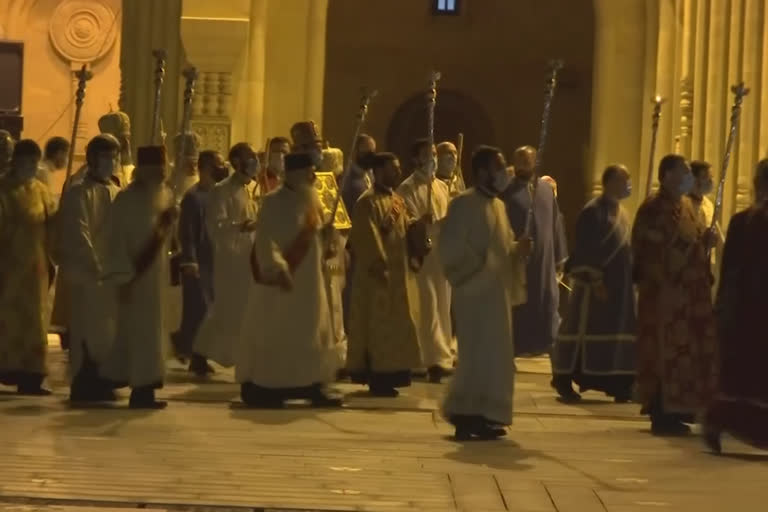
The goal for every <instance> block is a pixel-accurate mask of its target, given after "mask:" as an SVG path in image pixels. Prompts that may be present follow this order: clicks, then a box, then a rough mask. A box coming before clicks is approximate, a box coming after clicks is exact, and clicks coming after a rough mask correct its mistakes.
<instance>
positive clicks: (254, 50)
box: [245, 0, 267, 147]
mask: <svg viewBox="0 0 768 512" xmlns="http://www.w3.org/2000/svg"><path fill="white" fill-rule="evenodd" d="M266 59H267V0H251V13H250V26H249V27H248V85H247V88H248V118H247V124H246V132H245V135H246V139H247V140H249V141H250V142H251V143H252V144H254V145H256V146H257V147H260V145H261V143H262V141H263V140H264V137H265V135H264V89H265V75H266V69H267V67H266Z"/></svg>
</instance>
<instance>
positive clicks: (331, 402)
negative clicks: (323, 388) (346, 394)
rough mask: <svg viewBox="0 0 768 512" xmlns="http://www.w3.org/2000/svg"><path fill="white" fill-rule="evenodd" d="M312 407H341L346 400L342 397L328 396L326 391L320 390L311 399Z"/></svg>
mask: <svg viewBox="0 0 768 512" xmlns="http://www.w3.org/2000/svg"><path fill="white" fill-rule="evenodd" d="M311 402H312V407H329V408H330V407H334V408H335V407H341V406H342V405H343V404H344V400H342V399H341V398H335V397H332V396H328V395H327V394H325V393H324V392H320V393H319V394H317V395H315V396H313V397H312V399H311Z"/></svg>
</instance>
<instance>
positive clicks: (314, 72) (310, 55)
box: [304, 0, 328, 123]
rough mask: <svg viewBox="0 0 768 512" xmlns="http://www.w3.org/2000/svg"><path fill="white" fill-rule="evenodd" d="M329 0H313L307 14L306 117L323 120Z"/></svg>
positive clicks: (318, 120) (317, 120)
mask: <svg viewBox="0 0 768 512" xmlns="http://www.w3.org/2000/svg"><path fill="white" fill-rule="evenodd" d="M327 18H328V0H311V1H310V2H309V14H308V16H307V79H306V81H305V82H304V87H305V89H304V109H305V116H304V117H305V119H314V120H315V121H316V122H317V123H322V121H323V94H324V84H325V33H326V21H327Z"/></svg>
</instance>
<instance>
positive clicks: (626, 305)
mask: <svg viewBox="0 0 768 512" xmlns="http://www.w3.org/2000/svg"><path fill="white" fill-rule="evenodd" d="M602 181H603V193H602V194H601V195H600V196H599V197H597V198H595V199H593V200H592V201H590V202H589V203H587V205H586V206H585V207H584V209H583V210H582V211H581V213H580V214H579V217H578V219H577V220H576V245H575V246H574V248H573V252H572V253H571V256H570V258H568V262H567V264H566V266H565V270H566V272H567V273H568V275H569V276H570V277H571V283H572V285H573V292H572V293H571V296H570V300H569V305H568V315H566V317H565V322H563V324H562V325H561V326H560V332H559V333H558V336H557V339H556V341H555V348H554V350H553V352H552V373H553V378H552V386H553V387H554V388H555V390H557V392H558V394H559V395H560V397H561V398H562V400H563V401H565V402H575V401H578V400H579V399H581V396H580V395H579V394H578V393H576V392H575V391H574V390H573V387H572V385H571V382H576V384H578V385H579V387H580V388H581V390H582V391H586V390H588V389H593V390H596V391H602V392H604V393H606V394H607V395H608V396H611V397H614V399H615V400H616V401H617V402H627V401H629V400H631V398H632V386H633V383H634V375H635V364H636V360H635V328H636V322H635V291H634V288H633V287H632V249H631V247H630V241H629V235H630V225H629V217H628V215H627V213H626V211H625V210H624V208H622V206H621V204H620V201H622V200H624V199H626V198H628V197H629V195H630V193H631V191H632V185H631V184H630V174H629V171H627V168H626V167H624V166H623V165H611V166H609V167H608V168H606V169H605V171H604V172H603V180H602Z"/></svg>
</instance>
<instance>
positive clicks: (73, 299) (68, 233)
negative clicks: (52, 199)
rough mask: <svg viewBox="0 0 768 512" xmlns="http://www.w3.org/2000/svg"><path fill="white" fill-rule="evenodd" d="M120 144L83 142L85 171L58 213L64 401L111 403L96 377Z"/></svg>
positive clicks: (107, 326)
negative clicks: (65, 342) (64, 297)
mask: <svg viewBox="0 0 768 512" xmlns="http://www.w3.org/2000/svg"><path fill="white" fill-rule="evenodd" d="M119 159H120V144H119V142H118V141H117V139H115V138H114V137H113V136H111V135H97V136H96V137H94V138H93V139H91V141H90V142H89V143H88V146H87V147H86V150H85V160H86V165H87V169H88V171H87V172H86V175H85V178H84V179H83V181H82V182H80V183H78V184H76V185H73V186H72V187H70V188H69V190H68V191H67V194H66V195H65V196H64V200H63V201H62V203H61V209H60V210H59V224H58V227H59V228H60V231H59V233H58V235H59V236H58V245H59V248H58V251H57V255H58V263H59V268H60V270H61V273H60V274H59V281H58V282H59V283H64V282H66V286H65V287H61V288H60V290H59V293H61V292H62V290H66V291H67V292H68V293H69V298H68V303H69V304H70V315H69V322H68V325H69V328H70V333H71V337H70V343H71V345H70V356H69V362H70V371H71V375H72V384H71V389H70V397H69V398H70V402H71V403H72V404H73V405H74V404H78V403H81V402H92V401H102V400H113V399H114V392H113V390H112V388H111V386H109V385H107V383H106V382H105V381H104V380H103V379H102V378H101V377H100V368H102V367H103V365H104V363H105V362H106V359H107V357H108V356H109V353H110V349H111V343H112V338H113V331H112V330H113V328H114V314H115V310H114V307H115V304H114V302H115V301H114V296H113V295H114V294H110V293H109V291H110V290H113V289H111V288H109V287H107V286H104V285H103V283H102V282H101V279H102V275H103V270H104V262H105V260H106V258H107V253H108V251H109V243H110V232H109V227H110V225H109V217H110V209H111V207H112V202H113V201H114V199H115V196H116V195H117V193H118V191H119V187H118V186H117V184H116V183H115V182H114V181H113V180H112V177H113V173H114V172H115V171H116V170H117V169H118V167H119V165H120V160H119Z"/></svg>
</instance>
